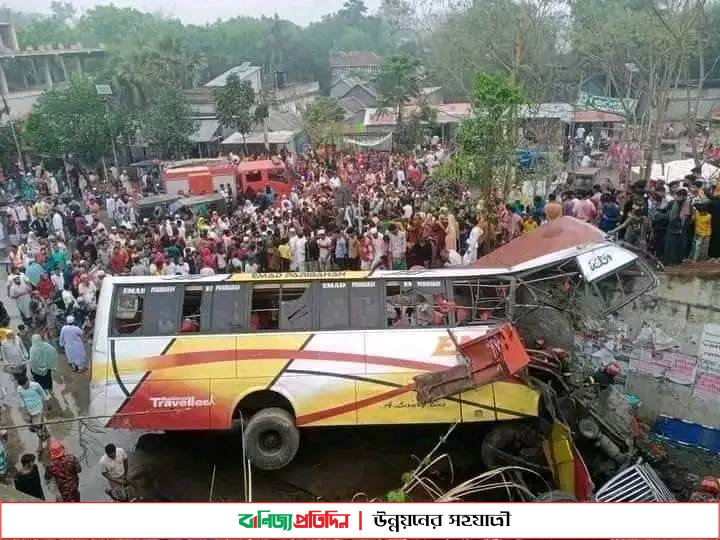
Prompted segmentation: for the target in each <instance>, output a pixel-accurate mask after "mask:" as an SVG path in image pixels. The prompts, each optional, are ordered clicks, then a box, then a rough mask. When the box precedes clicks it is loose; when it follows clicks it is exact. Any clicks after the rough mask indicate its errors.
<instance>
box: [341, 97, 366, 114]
mask: <svg viewBox="0 0 720 540" xmlns="http://www.w3.org/2000/svg"><path fill="white" fill-rule="evenodd" d="M339 103H340V106H341V107H342V108H343V109H345V110H346V111H348V112H350V113H353V114H355V113H356V112H358V111H361V110H363V109H364V108H365V104H364V103H363V102H362V101H360V100H359V99H358V98H356V97H354V96H347V97H344V98H342V99H340V100H339Z"/></svg>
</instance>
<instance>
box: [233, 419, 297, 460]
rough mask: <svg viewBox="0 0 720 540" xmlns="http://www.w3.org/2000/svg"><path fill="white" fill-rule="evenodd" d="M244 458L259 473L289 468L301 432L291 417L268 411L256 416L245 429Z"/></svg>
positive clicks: (295, 452)
mask: <svg viewBox="0 0 720 540" xmlns="http://www.w3.org/2000/svg"><path fill="white" fill-rule="evenodd" d="M243 442H244V444H245V455H246V456H247V457H248V459H249V460H250V462H251V463H252V464H253V465H254V466H255V467H257V468H258V469H260V470H262V471H276V470H278V469H282V468H283V467H285V466H286V465H288V464H289V463H290V462H291V461H292V460H293V458H294V457H295V454H297V451H298V447H299V446H300V432H299V431H298V428H297V427H296V426H295V420H294V418H293V417H292V415H291V414H290V413H289V412H287V411H286V410H284V409H280V408H277V407H271V408H268V409H263V410H261V411H258V412H257V413H255V414H254V415H253V416H252V417H251V418H250V420H249V421H248V423H247V424H246V425H245V436H244V441H243Z"/></svg>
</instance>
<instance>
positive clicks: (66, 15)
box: [50, 0, 77, 22]
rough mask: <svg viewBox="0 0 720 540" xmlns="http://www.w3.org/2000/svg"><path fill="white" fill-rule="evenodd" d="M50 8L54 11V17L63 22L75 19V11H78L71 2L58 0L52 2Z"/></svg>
mask: <svg viewBox="0 0 720 540" xmlns="http://www.w3.org/2000/svg"><path fill="white" fill-rule="evenodd" d="M50 9H51V10H52V12H53V17H55V18H56V19H57V20H59V21H61V22H67V21H69V20H72V19H74V18H75V13H77V11H76V10H75V6H73V5H72V4H71V3H70V2H58V1H57V0H53V1H52V2H50Z"/></svg>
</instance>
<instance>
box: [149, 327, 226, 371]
mask: <svg viewBox="0 0 720 540" xmlns="http://www.w3.org/2000/svg"><path fill="white" fill-rule="evenodd" d="M151 339H152V338H151ZM236 360H237V351H236V341H235V337H234V336H212V335H205V336H203V335H196V334H180V335H179V336H177V337H176V338H174V339H172V341H170V342H169V343H168V345H167V346H166V347H165V349H164V350H163V351H162V354H161V355H159V356H157V357H152V358H148V357H146V358H145V361H146V362H147V364H148V365H147V367H148V369H151V370H152V379H153V380H163V379H169V380H177V379H188V380H195V379H205V378H210V379H234V378H235V377H236V376H237V368H236Z"/></svg>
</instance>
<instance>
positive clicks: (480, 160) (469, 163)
mask: <svg viewBox="0 0 720 540" xmlns="http://www.w3.org/2000/svg"><path fill="white" fill-rule="evenodd" d="M471 101H472V106H473V116H472V117H471V118H469V119H466V120H463V121H462V122H461V123H460V128H459V130H458V137H457V142H458V147H457V150H456V151H455V153H454V154H453V156H452V158H451V159H450V160H449V161H448V162H447V163H446V165H444V166H443V167H442V169H441V171H440V173H439V174H440V175H444V176H447V177H449V178H451V179H455V180H458V179H459V180H462V181H464V182H466V183H468V184H470V185H471V186H474V187H476V188H478V189H479V190H480V195H481V201H482V202H483V204H484V205H485V211H486V215H485V216H484V217H485V218H486V219H487V220H488V222H489V223H490V225H491V226H492V227H494V226H495V225H496V223H495V222H496V220H497V215H496V212H494V211H493V208H492V206H491V205H493V204H494V201H495V200H496V199H497V198H500V199H502V200H503V201H504V200H505V199H506V197H507V195H508V193H509V192H510V190H511V188H512V187H513V184H514V183H515V180H516V175H515V165H516V162H517V157H516V150H517V131H518V116H517V110H518V109H519V107H520V106H522V105H525V104H526V103H527V95H526V93H525V89H524V88H523V87H521V86H520V85H518V84H516V83H515V82H513V81H512V79H511V78H510V77H509V76H507V75H504V74H494V75H489V74H487V73H483V72H479V73H478V74H477V75H476V76H475V82H474V84H473V93H472V99H471ZM491 237H492V235H488V236H487V238H488V240H489V241H490V240H491Z"/></svg>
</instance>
